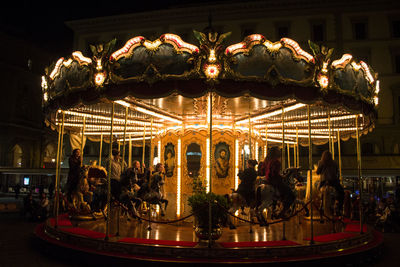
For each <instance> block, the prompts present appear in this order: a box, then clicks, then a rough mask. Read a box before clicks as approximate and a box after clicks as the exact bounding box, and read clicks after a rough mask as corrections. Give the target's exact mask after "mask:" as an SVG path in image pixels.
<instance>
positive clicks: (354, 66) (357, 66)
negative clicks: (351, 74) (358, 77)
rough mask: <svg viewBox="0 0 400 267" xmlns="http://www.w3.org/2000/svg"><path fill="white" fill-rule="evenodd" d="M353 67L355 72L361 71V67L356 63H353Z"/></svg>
mask: <svg viewBox="0 0 400 267" xmlns="http://www.w3.org/2000/svg"><path fill="white" fill-rule="evenodd" d="M351 66H352V67H353V69H354V70H355V71H359V70H360V69H361V65H359V64H357V63H356V62H354V61H353V62H351Z"/></svg>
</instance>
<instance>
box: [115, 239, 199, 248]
mask: <svg viewBox="0 0 400 267" xmlns="http://www.w3.org/2000/svg"><path fill="white" fill-rule="evenodd" d="M118 242H123V243H137V244H151V245H163V246H181V247H194V246H196V245H197V242H190V241H176V240H157V239H146V238H135V237H125V238H122V239H120V240H118Z"/></svg>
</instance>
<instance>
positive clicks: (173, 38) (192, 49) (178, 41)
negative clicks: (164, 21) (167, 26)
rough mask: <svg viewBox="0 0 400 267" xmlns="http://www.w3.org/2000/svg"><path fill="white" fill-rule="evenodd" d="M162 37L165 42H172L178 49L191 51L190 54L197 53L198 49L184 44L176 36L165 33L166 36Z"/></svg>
mask: <svg viewBox="0 0 400 267" xmlns="http://www.w3.org/2000/svg"><path fill="white" fill-rule="evenodd" d="M163 37H164V39H165V40H169V41H173V42H174V43H176V44H177V45H178V46H179V47H180V48H186V49H188V50H189V51H191V52H192V53H193V52H196V53H198V52H199V48H198V47H197V46H195V45H192V44H189V43H186V42H184V41H183V40H182V39H181V37H179V36H178V35H176V34H172V33H166V34H164V35H163Z"/></svg>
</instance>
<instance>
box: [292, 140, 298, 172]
mask: <svg viewBox="0 0 400 267" xmlns="http://www.w3.org/2000/svg"><path fill="white" fill-rule="evenodd" d="M293 167H295V168H296V167H297V159H296V144H294V145H293Z"/></svg>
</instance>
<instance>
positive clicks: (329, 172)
mask: <svg viewBox="0 0 400 267" xmlns="http://www.w3.org/2000/svg"><path fill="white" fill-rule="evenodd" d="M317 174H318V175H320V183H319V187H318V189H321V187H323V186H332V187H333V188H335V190H336V193H337V198H338V212H339V215H341V214H342V210H343V200H344V189H343V187H342V185H341V184H340V180H339V169H338V166H337V164H336V162H335V161H334V160H333V159H332V154H331V152H329V151H327V150H325V151H324V152H323V153H322V156H321V160H320V161H319V162H318V168H317Z"/></svg>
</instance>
